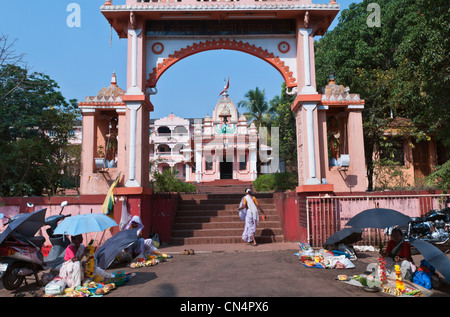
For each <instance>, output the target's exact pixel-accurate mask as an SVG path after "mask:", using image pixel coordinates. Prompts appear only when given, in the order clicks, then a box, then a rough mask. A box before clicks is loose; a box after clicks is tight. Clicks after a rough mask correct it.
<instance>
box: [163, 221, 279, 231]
mask: <svg viewBox="0 0 450 317" xmlns="http://www.w3.org/2000/svg"><path fill="white" fill-rule="evenodd" d="M279 225H280V223H279V222H278V221H270V220H266V221H260V222H259V226H258V227H260V228H275V227H277V226H279ZM244 226H245V224H244V222H243V221H215V222H177V223H175V224H174V225H173V227H172V229H173V230H213V229H224V228H233V229H235V228H239V229H243V228H244Z"/></svg>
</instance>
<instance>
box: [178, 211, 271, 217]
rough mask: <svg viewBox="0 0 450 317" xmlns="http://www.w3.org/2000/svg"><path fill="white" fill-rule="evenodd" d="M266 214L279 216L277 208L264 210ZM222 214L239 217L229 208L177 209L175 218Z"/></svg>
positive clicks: (218, 215) (217, 215)
mask: <svg viewBox="0 0 450 317" xmlns="http://www.w3.org/2000/svg"><path fill="white" fill-rule="evenodd" d="M264 214H265V215H266V216H270V215H272V216H277V213H276V210H275V209H266V210H264ZM220 216H232V217H236V218H238V219H239V213H238V212H237V211H235V210H234V209H227V210H192V209H191V210H177V211H176V213H175V218H177V217H210V218H212V217H220Z"/></svg>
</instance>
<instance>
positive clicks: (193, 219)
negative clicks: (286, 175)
mask: <svg viewBox="0 0 450 317" xmlns="http://www.w3.org/2000/svg"><path fill="white" fill-rule="evenodd" d="M203 186H205V185H203ZM208 188H210V189H212V188H214V190H217V188H216V187H208ZM224 188H225V187H224ZM234 189H236V188H234ZM254 196H255V197H256V198H257V200H258V203H259V205H260V206H261V208H262V209H263V210H264V213H265V216H266V220H265V221H262V219H261V218H260V219H261V221H260V222H259V225H258V228H257V231H256V237H257V238H256V240H257V242H258V243H270V242H282V241H283V230H282V228H281V225H280V221H279V215H278V211H277V210H276V208H275V205H274V199H273V193H256V194H255V195H254ZM243 197H244V195H243V193H241V192H240V193H236V192H234V193H233V192H230V193H223V192H222V193H208V194H206V193H203V194H198V193H197V194H190V193H184V194H181V195H180V199H179V202H178V207H177V211H176V213H175V218H174V221H173V226H172V234H171V240H170V242H169V243H170V244H171V245H183V244H212V243H214V244H220V243H242V242H243V241H242V232H243V230H244V226H245V223H244V222H243V221H242V220H241V219H240V217H239V213H238V212H237V211H236V208H237V206H238V205H239V203H240V202H241V200H242V198H243Z"/></svg>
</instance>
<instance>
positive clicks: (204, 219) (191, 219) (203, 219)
mask: <svg viewBox="0 0 450 317" xmlns="http://www.w3.org/2000/svg"><path fill="white" fill-rule="evenodd" d="M266 221H278V222H279V219H278V216H277V215H266ZM208 222H211V223H213V222H242V223H243V221H242V220H241V218H239V217H238V216H237V215H228V216H217V217H210V216H183V217H182V216H179V217H176V218H175V220H174V224H178V223H208ZM261 222H262V221H260V223H261Z"/></svg>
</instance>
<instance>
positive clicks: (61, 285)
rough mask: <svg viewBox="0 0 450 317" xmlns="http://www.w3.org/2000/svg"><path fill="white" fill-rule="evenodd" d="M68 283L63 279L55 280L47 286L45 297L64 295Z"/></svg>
mask: <svg viewBox="0 0 450 317" xmlns="http://www.w3.org/2000/svg"><path fill="white" fill-rule="evenodd" d="M65 288H66V282H65V281H64V280H62V279H59V278H55V279H53V280H52V281H51V282H50V283H48V284H47V285H46V286H45V295H60V294H62V293H64V289H65Z"/></svg>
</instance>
